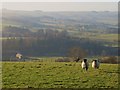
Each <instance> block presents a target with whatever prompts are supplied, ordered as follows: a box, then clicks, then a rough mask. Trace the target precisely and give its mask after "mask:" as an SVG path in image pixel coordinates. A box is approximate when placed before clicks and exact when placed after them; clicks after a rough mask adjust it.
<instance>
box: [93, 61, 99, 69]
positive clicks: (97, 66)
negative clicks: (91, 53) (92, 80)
mask: <svg viewBox="0 0 120 90" xmlns="http://www.w3.org/2000/svg"><path fill="white" fill-rule="evenodd" d="M99 66H100V62H99V60H93V61H92V68H95V69H98V68H99Z"/></svg>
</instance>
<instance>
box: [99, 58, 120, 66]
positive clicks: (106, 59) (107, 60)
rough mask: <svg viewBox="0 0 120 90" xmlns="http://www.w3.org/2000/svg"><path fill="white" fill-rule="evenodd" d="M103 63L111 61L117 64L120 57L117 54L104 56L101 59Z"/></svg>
mask: <svg viewBox="0 0 120 90" xmlns="http://www.w3.org/2000/svg"><path fill="white" fill-rule="evenodd" d="M101 63H111V64H117V63H119V62H118V58H117V57H116V56H108V57H103V58H102V59H101Z"/></svg>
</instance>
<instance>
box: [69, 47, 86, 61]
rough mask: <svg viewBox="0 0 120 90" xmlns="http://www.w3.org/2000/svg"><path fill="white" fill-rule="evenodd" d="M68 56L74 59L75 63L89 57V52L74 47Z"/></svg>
mask: <svg viewBox="0 0 120 90" xmlns="http://www.w3.org/2000/svg"><path fill="white" fill-rule="evenodd" d="M68 55H69V57H71V58H73V59H74V61H76V62H78V61H79V60H80V59H82V58H84V57H85V56H87V52H86V51H85V50H84V49H82V48H80V47H73V48H70V50H69V52H68Z"/></svg>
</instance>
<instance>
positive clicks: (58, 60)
mask: <svg viewBox="0 0 120 90" xmlns="http://www.w3.org/2000/svg"><path fill="white" fill-rule="evenodd" d="M70 61H71V59H70V58H58V59H56V60H55V62H70Z"/></svg>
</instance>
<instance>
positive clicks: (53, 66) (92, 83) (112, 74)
mask: <svg viewBox="0 0 120 90" xmlns="http://www.w3.org/2000/svg"><path fill="white" fill-rule="evenodd" d="M2 75H3V77H2V79H3V83H2V85H3V88H28V87H34V88H61V87H63V88H117V87H118V65H116V64H101V67H100V69H99V70H94V69H92V68H91V66H90V68H89V70H88V71H87V72H86V71H84V70H82V69H81V66H80V63H77V64H76V65H74V63H72V62H69V63H66V62H63V63H59V62H3V74H2Z"/></svg>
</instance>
